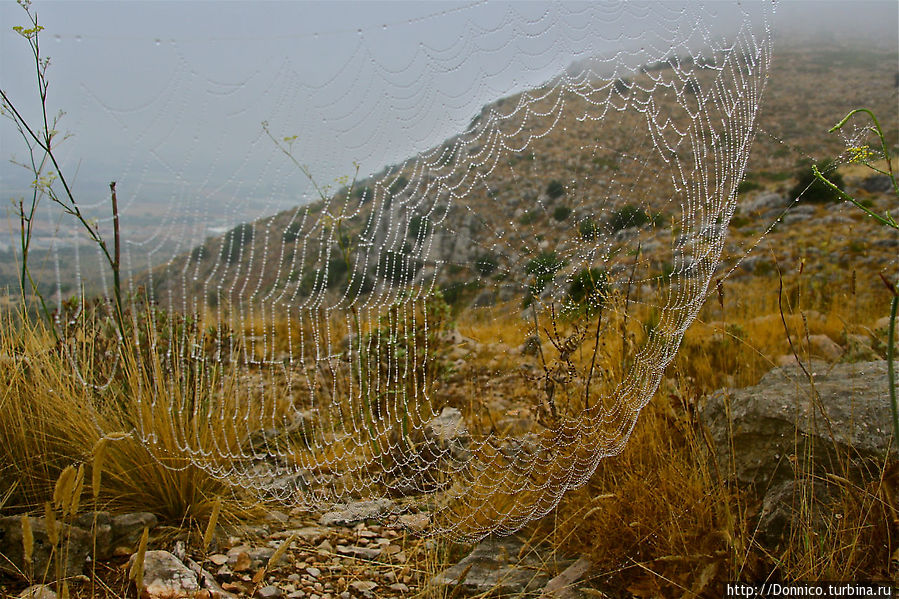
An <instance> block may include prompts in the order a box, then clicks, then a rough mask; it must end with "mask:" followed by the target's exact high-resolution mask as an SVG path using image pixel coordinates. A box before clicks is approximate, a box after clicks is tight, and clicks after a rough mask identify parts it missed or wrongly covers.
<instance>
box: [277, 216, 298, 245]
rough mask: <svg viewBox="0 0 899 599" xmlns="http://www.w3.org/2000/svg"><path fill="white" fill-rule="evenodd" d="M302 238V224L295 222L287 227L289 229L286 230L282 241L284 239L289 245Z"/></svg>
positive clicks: (282, 235)
mask: <svg viewBox="0 0 899 599" xmlns="http://www.w3.org/2000/svg"><path fill="white" fill-rule="evenodd" d="M299 237H300V223H298V222H296V221H294V222H292V223H290V224H289V225H287V228H286V229H284V233H282V234H281V239H283V240H284V241H285V242H287V243H292V242H294V241H296V240H297V239H299Z"/></svg>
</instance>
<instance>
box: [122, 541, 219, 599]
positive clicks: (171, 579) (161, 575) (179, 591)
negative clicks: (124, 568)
mask: <svg viewBox="0 0 899 599" xmlns="http://www.w3.org/2000/svg"><path fill="white" fill-rule="evenodd" d="M136 557H137V556H136V555H133V556H131V559H130V560H129V561H128V564H129V567H130V566H131V565H132V564H133V562H134V560H135V559H136ZM138 594H139V595H140V597H141V598H142V599H193V598H199V597H200V596H201V589H200V584H199V582H197V576H196V574H194V573H193V572H192V571H191V570H190V569H189V568H188V567H187V566H185V565H184V564H183V563H181V562H180V561H179V560H178V558H176V557H175V556H174V555H172V554H171V553H169V552H168V551H147V553H146V554H145V555H144V577H143V587H142V588H140V589H138ZM204 594H205V593H204Z"/></svg>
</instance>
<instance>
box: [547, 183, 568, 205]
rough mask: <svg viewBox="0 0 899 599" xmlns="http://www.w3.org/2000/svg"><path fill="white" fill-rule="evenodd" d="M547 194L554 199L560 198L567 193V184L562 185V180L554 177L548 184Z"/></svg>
mask: <svg viewBox="0 0 899 599" xmlns="http://www.w3.org/2000/svg"><path fill="white" fill-rule="evenodd" d="M546 195H548V196H549V197H550V198H551V199H553V200H555V199H556V198H560V197H562V196H563V195H565V186H564V185H562V182H561V181H558V180H556V179H553V180H552V181H550V182H549V184H548V185H547V186H546Z"/></svg>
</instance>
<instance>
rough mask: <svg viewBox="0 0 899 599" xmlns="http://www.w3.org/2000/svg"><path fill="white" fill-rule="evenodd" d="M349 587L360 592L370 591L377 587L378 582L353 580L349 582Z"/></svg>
mask: <svg viewBox="0 0 899 599" xmlns="http://www.w3.org/2000/svg"><path fill="white" fill-rule="evenodd" d="M350 587H351V588H353V589H355V590H357V591H359V592H360V593H370V592H372V591H373V590H375V589H376V588H378V583H376V582H373V581H371V580H354V581H353V582H351V583H350Z"/></svg>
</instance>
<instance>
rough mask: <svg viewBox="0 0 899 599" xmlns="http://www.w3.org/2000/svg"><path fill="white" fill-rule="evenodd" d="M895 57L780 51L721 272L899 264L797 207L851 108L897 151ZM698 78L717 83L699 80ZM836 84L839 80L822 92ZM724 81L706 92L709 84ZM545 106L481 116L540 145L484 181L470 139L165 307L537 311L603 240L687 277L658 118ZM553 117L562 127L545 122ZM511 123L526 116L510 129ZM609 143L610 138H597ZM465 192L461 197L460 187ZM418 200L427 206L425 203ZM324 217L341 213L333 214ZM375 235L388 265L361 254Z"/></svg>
mask: <svg viewBox="0 0 899 599" xmlns="http://www.w3.org/2000/svg"><path fill="white" fill-rule="evenodd" d="M894 58H895V56H894V55H893V54H892V53H890V52H885V51H878V50H868V49H862V48H857V47H853V48H849V47H847V48H843V49H835V48H821V47H805V48H789V49H784V50H780V51H779V52H777V53H776V54H775V58H774V61H773V67H772V70H771V73H770V78H769V82H768V85H767V89H766V90H765V96H764V99H763V102H762V110H761V113H760V116H759V127H758V132H757V135H756V139H755V141H754V144H753V147H752V153H751V155H750V158H749V162H748V167H747V174H746V180H745V181H744V183H743V184H742V185H741V187H740V189H741V194H740V204H739V207H738V210H737V213H736V215H735V216H734V219H733V221H732V222H731V233H730V239H729V241H728V245H727V247H726V249H725V265H724V267H723V268H722V270H721V272H722V273H726V272H728V270H729V267H731V266H733V265H734V264H737V263H738V262H740V263H741V264H742V268H741V269H740V270H737V271H736V272H735V273H733V275H732V276H734V277H741V276H745V275H747V274H749V273H750V272H752V271H754V270H758V269H760V270H761V271H762V272H768V271H770V270H773V264H772V263H771V262H770V260H769V258H768V257H766V256H765V255H764V254H765V251H766V248H778V250H779V251H778V255H779V260H780V264H779V266H780V268H781V269H782V270H784V271H790V270H791V269H794V268H796V267H797V265H798V261H799V260H802V259H803V258H804V257H811V256H816V255H826V254H827V253H830V252H839V254H840V255H841V256H842V258H841V259H840V260H842V262H843V263H842V264H841V266H845V265H846V261H847V260H850V259H851V260H852V261H853V266H854V267H855V268H857V269H860V270H864V269H866V268H870V269H872V272H873V271H877V270H879V269H881V268H883V265H884V264H886V263H888V262H889V261H890V260H895V254H896V248H895V246H894V245H892V243H893V241H894V240H892V239H890V238H881V237H882V236H883V235H884V233H883V231H881V230H880V229H879V228H878V227H876V226H874V225H873V224H871V223H869V222H868V220H867V219H865V218H863V216H862V215H861V213H860V212H858V211H856V210H854V209H849V210H847V209H845V207H844V206H842V205H827V206H824V205H813V204H809V203H807V202H803V201H801V200H800V201H799V202H793V201H792V200H793V198H792V197H791V196H790V191H791V190H792V188H793V187H794V185H795V184H796V182H797V177H798V176H799V173H800V172H801V170H802V169H803V168H807V167H805V166H804V165H806V164H808V163H809V162H811V161H813V160H814V161H820V160H822V159H826V158H829V157H836V156H838V155H839V154H840V153H841V152H842V151H843V149H844V147H845V144H844V141H843V139H842V138H841V136H840V135H838V134H828V133H827V132H826V130H827V128H828V127H829V126H831V125H832V124H834V123H835V122H836V121H837V120H838V119H839V118H841V117H842V116H843V115H845V114H846V113H847V112H848V111H849V110H851V109H852V108H854V107H857V106H865V107H869V108H871V109H872V110H874V111H875V113H877V114H879V115H881V119H882V124H883V127H884V130H885V131H886V132H887V136H888V142H889V143H892V144H895V143H896V142H897V129H899V124H897V114H896V111H895V105H896V98H897V88H896V85H895V84H896V73H895V64H894V62H895V61H894ZM655 68H664V67H655ZM649 75H651V73H645V74H644V75H643V76H642V77H643V78H644V79H647V78H648V77H649ZM699 77H706V78H711V77H714V73H703V72H702V71H700V75H699ZM824 77H826V79H827V81H828V84H827V85H821V81H822V79H823V78H824ZM709 80H710V79H709ZM707 83H708V81H706V83H702V79H700V84H701V86H702V85H707ZM644 84H645V81H641V79H640V77H638V78H636V79H635V80H634V81H621V80H619V81H618V82H614V84H613V85H609V84H608V83H607V84H606V88H604V89H603V92H602V93H603V94H605V97H610V98H611V102H610V103H611V105H612V106H618V105H624V103H625V102H627V101H628V100H630V101H632V102H639V101H640V98H639V97H638V96H639V90H640V89H641V86H642V85H644ZM599 85H600V86H601V85H602V82H600V83H599ZM632 90H633V91H632ZM528 96H529V97H539V98H540V99H539V100H538V101H536V102H535V103H534V104H533V107H534V109H533V110H532V112H531V113H529V114H528V117H527V119H526V120H527V122H523V119H522V117H520V116H519V115H518V114H515V113H514V110H513V109H514V107H515V106H517V105H519V104H520V103H521V102H522V97H521V95H518V96H513V97H508V98H503V99H500V100H498V101H497V102H495V103H493V104H491V105H488V106H485V107H484V109H483V110H482V111H481V113H480V114H479V115H477V116H476V118H475V119H473V122H472V129H471V131H470V132H469V137H470V136H471V134H472V132H475V134H476V133H477V131H478V130H479V129H478V123H479V122H480V121H484V120H487V119H488V118H489V117H490V116H491V115H493V116H494V117H495V118H494V122H498V123H500V125H499V128H500V131H502V132H505V133H508V132H510V131H518V130H522V129H523V130H524V131H525V132H526V133H527V134H528V136H529V138H530V139H531V141H530V144H529V146H528V149H527V151H525V152H517V153H516V152H511V151H508V152H500V154H501V156H502V159H501V160H500V161H498V162H497V163H496V164H490V165H483V167H482V168H479V169H478V170H479V175H478V177H477V179H476V180H473V181H472V180H465V181H462V180H461V177H463V176H464V175H460V174H459V173H458V172H454V168H455V166H456V164H461V161H460V160H459V157H457V156H455V155H454V152H455V151H456V148H457V147H458V144H457V143H456V142H457V141H458V138H454V139H450V140H447V141H446V142H445V143H444V144H442V145H441V146H440V147H437V148H434V149H433V150H432V151H430V152H426V153H424V156H425V157H426V158H427V159H430V164H432V165H433V166H432V167H431V168H430V169H429V170H428V172H426V173H423V172H414V170H413V167H414V166H415V164H416V163H415V160H414V159H415V158H416V157H412V158H410V160H409V161H407V163H405V164H404V165H399V166H395V167H391V168H388V169H386V170H385V171H384V172H383V173H381V174H380V175H381V176H380V177H378V176H376V177H373V178H369V179H363V180H359V181H356V182H355V183H354V184H353V185H352V187H351V189H347V188H345V189H343V190H341V191H339V192H337V193H336V194H334V195H333V196H331V197H328V198H325V199H323V200H322V201H319V202H316V203H313V204H311V205H309V206H300V207H298V208H297V209H295V210H289V211H285V212H282V213H279V214H276V215H274V216H272V217H270V218H267V219H262V220H260V221H257V222H256V223H252V224H251V225H241V226H240V227H238V228H236V229H234V230H233V231H232V232H230V233H228V234H227V235H225V236H222V237H219V238H210V239H208V240H207V241H206V242H205V243H204V244H203V245H202V246H200V247H197V248H195V249H194V250H193V251H192V252H191V254H190V255H183V256H182V257H180V258H177V259H175V260H173V261H172V262H171V263H170V264H168V265H167V266H166V267H165V268H162V269H159V270H158V271H156V272H155V273H154V274H153V276H152V279H153V280H152V287H153V289H154V291H155V294H156V296H157V297H173V298H175V305H178V304H179V303H180V302H179V300H178V299H177V298H178V297H180V295H181V294H182V290H183V289H184V290H186V291H187V293H188V295H189V296H193V297H198V298H201V303H200V304H197V306H198V309H202V302H205V303H207V304H209V305H211V306H215V305H217V304H218V303H219V302H220V301H221V300H226V301H227V300H229V299H230V300H236V299H237V298H238V297H242V298H244V299H246V298H247V297H248V296H250V297H252V298H255V299H256V300H263V299H264V300H266V301H274V302H275V303H276V304H283V305H285V306H296V305H308V304H309V303H310V302H315V301H324V302H325V303H332V302H340V301H341V300H340V298H341V297H345V298H346V301H350V302H351V301H352V299H353V298H354V297H355V296H356V295H357V294H358V293H361V294H362V295H367V294H370V293H375V294H377V293H388V292H386V291H384V289H385V288H387V287H392V286H393V284H394V283H402V282H412V283H414V284H419V285H423V286H424V287H427V288H430V287H431V286H432V285H437V286H439V287H441V288H442V289H443V290H444V293H445V295H446V297H447V299H448V300H449V301H450V302H451V303H453V304H455V305H457V306H459V307H462V306H468V305H470V304H472V303H474V304H475V305H476V306H489V305H492V304H494V303H495V302H497V301H500V302H502V301H508V300H512V299H514V300H515V301H516V302H521V301H523V300H524V298H525V297H526V296H527V294H528V291H529V289H531V287H530V286H531V284H532V283H533V280H532V278H531V277H530V274H531V273H529V272H528V270H529V265H530V270H531V271H533V270H534V266H533V260H534V259H535V258H538V257H539V256H541V255H549V254H555V256H556V257H557V258H556V259H558V260H559V261H560V262H564V263H571V264H572V265H585V266H590V265H592V263H591V262H590V260H591V259H590V258H585V257H584V256H583V253H584V247H585V245H589V244H590V242H592V241H594V240H596V239H600V238H601V239H603V240H604V241H605V240H607V245H606V247H605V248H604V249H603V252H602V257H603V260H600V262H604V263H605V266H606V267H608V268H609V269H610V270H611V269H614V268H615V260H614V255H615V252H616V251H621V250H624V253H627V251H631V252H633V250H634V249H635V248H636V246H637V245H638V244H639V245H640V252H641V254H642V256H643V258H644V259H643V260H641V261H640V270H641V272H639V273H637V274H636V277H637V279H636V280H645V281H651V280H653V279H654V278H655V277H658V276H659V275H660V274H664V272H665V271H666V270H670V269H671V268H672V266H671V263H672V261H673V260H674V258H673V256H672V250H671V247H672V246H673V245H674V243H675V242H676V240H677V237H678V229H679V228H681V226H682V223H680V222H679V221H680V219H681V216H682V215H681V214H678V203H677V201H676V200H675V199H673V198H674V196H676V193H675V192H674V190H672V189H671V188H670V185H671V184H670V181H666V173H664V172H662V171H663V169H661V168H659V169H657V172H647V171H646V170H645V168H646V165H645V164H644V163H643V162H641V161H640V160H637V159H635V158H637V157H642V156H644V155H645V153H639V152H638V151H637V150H638V149H639V148H641V146H642V145H644V144H647V143H652V141H651V139H650V138H649V133H648V132H647V131H646V127H645V123H641V122H640V119H641V118H643V117H642V114H641V113H639V112H635V111H626V112H622V113H619V114H618V115H615V114H607V115H606V117H607V118H606V120H607V121H609V122H608V123H603V126H602V127H601V128H600V127H598V126H597V124H596V123H595V122H594V121H591V120H590V119H589V118H584V116H585V115H589V114H590V110H591V106H590V105H589V102H588V100H589V99H590V98H589V97H585V96H582V95H577V94H570V93H569V94H567V95H562V94H559V93H557V92H556V90H554V89H553V88H551V87H549V86H548V87H546V88H543V89H541V90H534V91H532V92H529V94H528ZM666 97H667V96H666V95H665V94H655V96H654V97H653V101H655V102H657V103H659V104H660V105H661V110H663V111H667V112H669V113H671V114H673V115H674V116H675V118H677V113H678V109H679V108H678V107H677V106H675V105H674V104H673V102H671V100H673V99H674V95H673V94H672V95H671V97H670V98H669V102H670V104H669V105H664V104H663V103H664V102H665V101H666V99H665V98H666ZM556 103H565V105H566V110H565V111H564V113H563V114H562V118H561V120H560V121H559V122H554V119H555V118H556V113H554V112H553V110H552V107H553V105H554V104H556ZM540 109H544V110H545V114H546V117H543V118H541V117H539V116H535V115H534V114H533V113H534V112H536V113H539V112H540ZM509 114H514V116H513V117H512V118H504V117H505V116H506V115H509ZM598 130H599V131H601V133H602V134H603V138H602V139H598V138H597V137H596V135H597V131H598ZM515 139H521V134H519V136H518V137H517V138H515ZM491 143H497V140H496V139H487V138H485V139H484V143H483V144H474V145H471V144H469V145H467V146H465V148H466V152H467V154H468V156H467V157H471V156H473V157H474V159H477V157H478V155H479V153H481V152H483V154H484V156H488V155H490V156H493V155H494V154H496V153H488V151H487V150H489V145H490V144H491ZM482 146H487V147H486V148H482ZM419 158H420V157H419ZM441 167H444V168H443V170H441ZM841 172H842V173H844V175H845V178H846V183H847V185H848V188H849V190H850V191H851V192H852V193H857V194H858V197H860V198H863V199H865V200H866V201H869V202H870V203H871V206H872V207H873V208H874V209H876V210H880V211H883V210H885V209H888V208H890V206H889V205H888V204H889V202H890V200H889V196H888V195H885V194H883V193H881V192H880V191H877V190H878V188H877V186H876V183H871V182H868V183H866V182H865V177H866V176H867V174H868V173H867V172H866V171H865V169H864V168H863V167H859V166H847V167H842V168H841ZM444 177H445V178H444ZM454 178H456V179H454ZM457 179H458V181H457ZM376 183H377V184H376ZM437 183H439V184H440V186H439V187H438V185H437ZM457 183H460V184H461V187H454V186H455V185H456V184H457ZM438 188H439V189H441V190H442V191H441V192H440V193H442V194H444V197H442V198H430V197H429V196H428V194H429V193H431V192H430V190H431V189H438ZM447 188H450V189H453V192H452V194H453V196H454V197H453V200H452V202H449V201H447V199H448V198H447V197H445V196H446V194H447V191H446V189H447ZM419 197H425V198H428V199H427V200H426V201H424V202H422V201H420V200H418V199H416V200H415V201H416V202H418V203H417V204H412V203H410V198H419ZM788 209H789V211H788V212H787V214H786V218H785V219H784V224H787V225H789V226H777V227H775V228H774V229H773V230H771V231H769V232H767V234H765V232H766V231H768V229H769V227H771V226H773V225H774V224H775V221H776V219H777V218H778V217H779V216H781V214H782V213H783V212H784V211H785V210H788ZM325 211H326V212H327V213H328V214H329V216H328V217H327V218H319V217H320V215H321V214H323V212H325ZM628 211H630V212H628ZM894 211H895V207H894ZM627 214H630V217H629V218H632V217H634V215H637V216H636V218H637V219H638V221H639V222H638V221H631V220H626V222H618V221H621V219H622V218H623V217H624V216H625V215H627ZM616 215H617V219H618V221H616ZM329 223H330V225H333V226H330V225H329ZM635 224H636V225H638V226H633V225H635ZM835 224H839V225H841V226H840V227H834V225H835ZM332 229H333V230H332ZM360 240H361V241H364V242H365V243H366V244H367V245H368V246H369V247H371V246H374V247H379V248H382V249H386V252H384V251H382V252H380V255H374V253H372V252H370V251H369V252H365V251H363V252H360V251H359V248H360ZM760 240H761V241H760ZM757 244H758V245H757ZM753 247H755V249H754V251H753V253H752V254H751V255H749V256H747V252H748V251H749V250H750V249H751V248H753ZM616 248H621V250H619V249H616ZM610 257H611V258H610ZM285 262H289V263H290V267H289V268H286V267H285ZM622 264H623V263H622ZM622 267H623V266H622ZM435 269H436V271H437V272H436V273H435ZM576 272H577V271H576V269H575V267H574V266H572V267H571V268H569V269H568V271H567V272H566V270H565V269H564V268H563V269H562V270H560V271H559V272H558V274H557V277H556V278H559V279H563V280H560V281H559V285H557V287H558V288H559V289H561V290H562V292H564V289H565V287H566V286H567V284H570V282H571V281H572V280H573V278H574V277H575V276H576ZM250 273H252V275H250ZM351 281H352V284H351ZM248 283H250V284H252V286H253V287H252V288H251V289H248V288H247V285H248ZM348 289H349V293H346V292H347V290H348ZM379 290H380V291H379ZM557 293H559V291H557ZM326 298H330V299H326Z"/></svg>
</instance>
